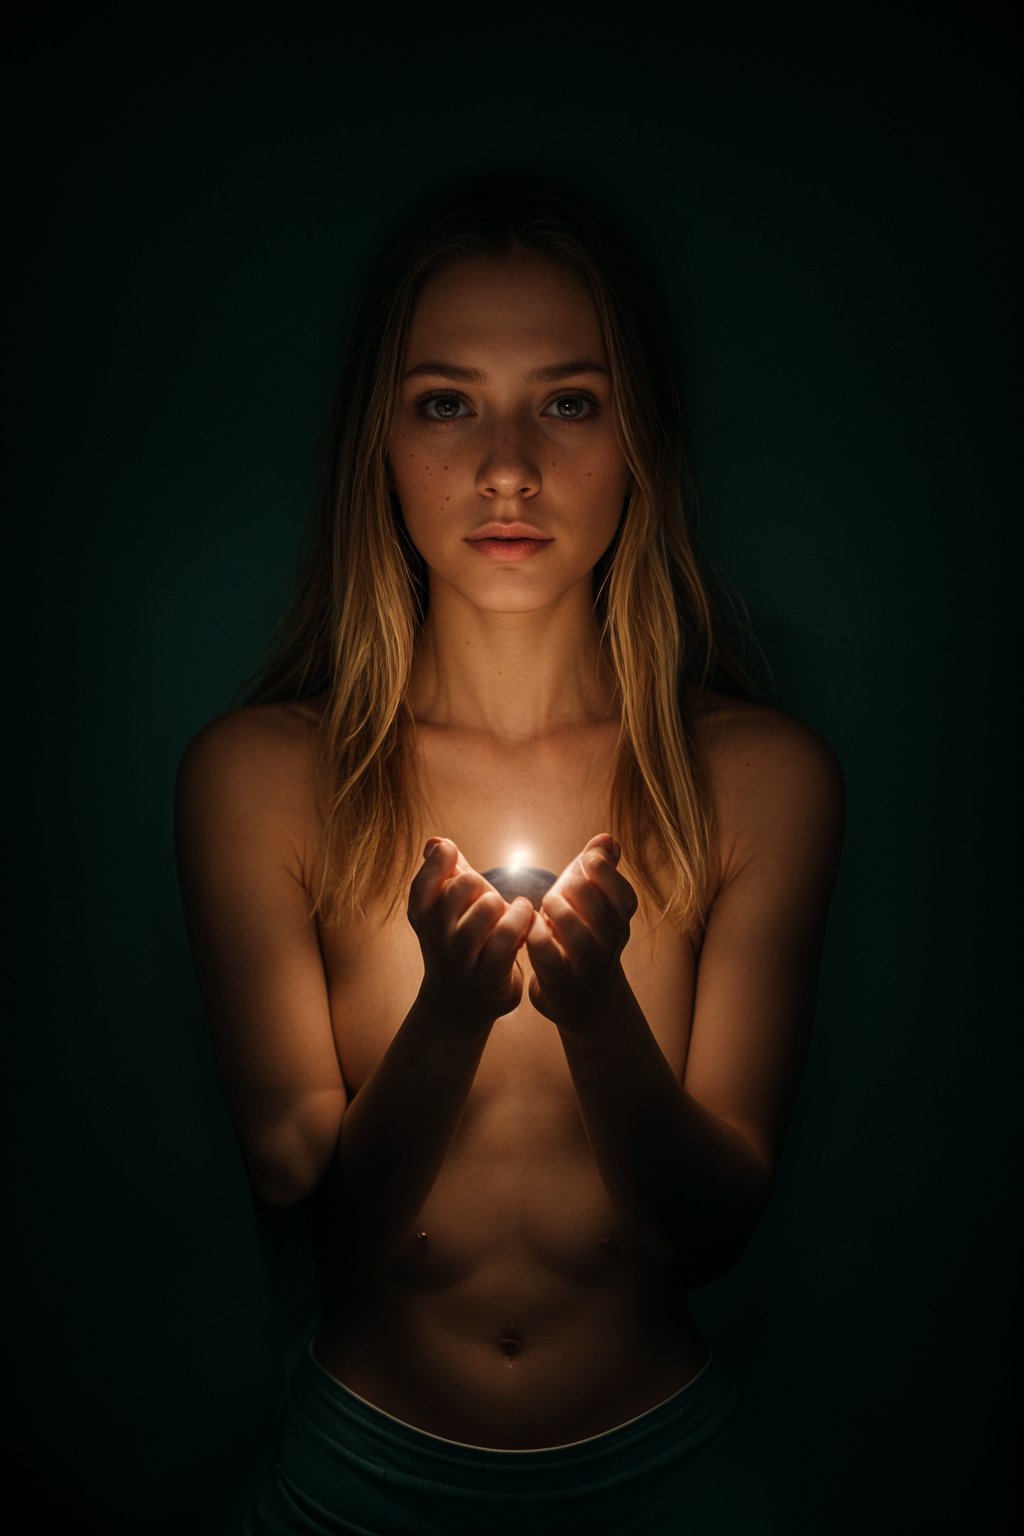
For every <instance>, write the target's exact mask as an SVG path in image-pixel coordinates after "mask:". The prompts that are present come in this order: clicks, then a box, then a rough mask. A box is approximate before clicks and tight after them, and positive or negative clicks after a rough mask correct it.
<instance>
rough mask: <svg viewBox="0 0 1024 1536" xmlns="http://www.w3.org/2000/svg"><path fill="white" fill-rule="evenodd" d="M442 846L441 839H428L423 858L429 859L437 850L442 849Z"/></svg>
mask: <svg viewBox="0 0 1024 1536" xmlns="http://www.w3.org/2000/svg"><path fill="white" fill-rule="evenodd" d="M440 846H441V839H440V838H439V837H428V838H427V841H426V842H425V843H424V845H423V857H424V858H425V859H429V858H430V857H431V855H432V854H433V853H434V852H435V850H436V849H438V848H440Z"/></svg>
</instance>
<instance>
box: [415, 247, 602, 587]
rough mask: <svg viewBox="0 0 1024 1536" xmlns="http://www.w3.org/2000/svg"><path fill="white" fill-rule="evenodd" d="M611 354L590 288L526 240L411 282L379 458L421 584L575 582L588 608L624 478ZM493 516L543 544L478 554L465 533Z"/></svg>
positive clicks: (475, 534) (493, 521)
mask: <svg viewBox="0 0 1024 1536" xmlns="http://www.w3.org/2000/svg"><path fill="white" fill-rule="evenodd" d="M608 366H609V365H608V356H607V353H606V352H605V348H604V342H603V340H602V337H601V326H600V322H599V320H598V315H597V309H596V307H595V305H594V301H593V299H592V298H591V296H590V294H589V292H588V291H587V290H586V289H585V288H584V287H583V285H582V284H581V283H579V282H578V281H576V279H574V278H573V277H572V276H571V275H570V274H569V273H568V272H567V271H566V270H565V269H564V268H562V267H560V266H558V265H557V264H556V263H554V262H552V261H550V260H548V259H547V258H546V257H544V256H542V255H540V254H538V253H535V252H530V253H528V254H521V253H520V254H516V255H515V256H513V257H510V258H502V259H497V258H487V257H473V258H466V259H464V260H460V261H458V262H455V263H453V264H452V265H450V266H448V267H446V268H444V269H443V270H442V271H441V272H439V273H436V274H435V275H434V276H433V277H432V278H431V279H430V280H429V282H428V283H427V284H426V285H425V286H424V288H423V290H422V292H421V294H420V296H419V299H418V301H417V304H416V306H415V309H414V312H413V317H412V323H411V325H410V328H409V336H408V341H407V345H406V352H405V359H404V363H403V370H402V371H403V378H402V383H401V387H400V394H399V402H398V414H397V420H396V424H395V430H394V434H393V436H392V440H391V446H390V451H389V454H388V459H387V465H388V477H389V480H390V484H391V489H392V490H393V491H395V492H396V493H397V495H398V499H399V501H400V503H401V506H402V512H403V514H404V517H405V524H406V527H407V529H408V532H409V536H410V538H411V539H412V542H413V544H414V545H415V546H416V548H417V549H418V550H419V552H420V554H421V555H422V556H423V558H424V560H425V561H426V563H427V566H428V567H429V570H430V582H431V592H432V593H433V592H434V591H435V590H436V584H437V582H438V581H440V582H444V583H447V584H448V585H449V586H450V587H452V588H453V589H454V590H455V591H457V592H458V593H460V594H461V595H462V596H464V597H465V598H466V599H467V600H468V601H470V602H472V603H473V604H475V605H477V606H478V607H481V608H485V609H491V610H492V611H494V612H516V611H529V610H534V609H537V608H540V607H543V606H545V605H546V604H548V603H550V602H552V601H553V600H555V599H556V598H558V597H560V596H561V595H562V594H563V593H565V592H566V591H568V590H569V589H570V588H572V587H575V586H576V585H577V584H579V583H581V582H584V581H585V582H586V587H585V592H586V599H587V604H588V607H589V603H590V600H591V583H590V573H591V572H592V570H593V568H594V565H595V563H596V562H597V560H598V559H599V558H600V556H601V555H602V554H603V553H604V552H605V550H606V549H607V548H608V545H609V544H610V543H611V541H612V538H613V537H614V535H615V530H616V528H617V527H618V524H619V518H620V516H621V514H622V506H623V501H624V499H625V496H626V492H627V489H628V487H629V483H630V476H629V470H628V469H627V466H626V462H625V460H624V458H623V455H622V450H621V448H620V447H619V443H618V439H617V437H616V433H615V426H614V422H613V420H612V411H611V377H610V374H609V371H608ZM470 374H472V377H470ZM410 375H411V376H410ZM490 524H501V525H503V526H505V527H508V528H510V529H511V528H512V527H513V526H514V525H516V524H527V525H528V526H529V528H530V530H531V531H532V532H534V533H535V534H537V535H539V536H540V537H541V538H543V539H544V540H547V541H548V542H546V543H544V544H542V545H540V546H539V547H538V546H536V545H535V546H533V548H534V549H535V553H533V554H532V555H530V556H528V557H527V558H525V559H523V558H517V559H511V560H509V559H497V558H491V557H489V556H488V555H486V554H482V553H481V552H480V551H479V550H478V549H475V548H474V542H473V541H474V540H475V538H478V537H479V535H480V533H481V531H482V530H484V529H485V528H487V526H488V525H490ZM505 552H506V553H508V550H507V548H506V550H505Z"/></svg>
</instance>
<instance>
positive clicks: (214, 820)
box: [175, 710, 532, 1290]
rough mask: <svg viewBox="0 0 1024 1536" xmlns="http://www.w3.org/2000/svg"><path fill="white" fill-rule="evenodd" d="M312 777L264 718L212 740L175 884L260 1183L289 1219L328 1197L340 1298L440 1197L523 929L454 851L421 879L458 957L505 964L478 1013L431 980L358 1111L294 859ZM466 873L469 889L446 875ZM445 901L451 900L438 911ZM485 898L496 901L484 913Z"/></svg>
mask: <svg viewBox="0 0 1024 1536" xmlns="http://www.w3.org/2000/svg"><path fill="white" fill-rule="evenodd" d="M307 762H309V754H308V749H307V748H306V745H305V743H304V742H303V741H302V740H301V739H297V733H296V731H295V729H294V727H285V726H284V725H283V724H282V723H281V717H280V716H275V715H273V714H271V713H269V712H268V711H265V710H240V711H236V712H234V713H233V714H231V715H227V716H223V717H221V718H220V719H219V720H215V721H213V722H212V723H211V724H210V725H209V726H207V727H205V728H204V730H203V731H201V732H200V733H199V735H198V736H197V737H196V738H194V740H193V741H192V742H190V744H189V746H188V748H187V749H186V752H185V754H184V756H183V758H182V761H181V764H180V766H179V770H178V783H177V794H176V802H175V842H176V851H177V858H178V875H179V882H180V886H181V895H182V905H183V910H184V914H185V922H186V930H187V933H188V938H189V944H190V947H191V950H192V956H193V961H194V964H195V968H196V975H197V978H198V981H199V985H200V991H201V993H202V997H203V1003H204V1006H205V1008H206V1013H207V1016H208V1019H209V1023H210V1027H211V1032H212V1036H213V1045H214V1056H215V1060H216V1064H217V1068H218V1072H219V1075H220V1079H221V1083H222V1086H223V1089H224V1095H225V1100H226V1102H227V1106H228V1110H229V1112H230V1114H231V1118H232V1121H233V1123H234V1126H235V1132H236V1134H237V1136H238V1140H239V1144H240V1146H241V1149H242V1156H243V1160H244V1163H245V1166H246V1171H247V1173H248V1175H249V1179H250V1182H251V1184H252V1186H253V1188H254V1189H255V1190H256V1192H257V1194H259V1195H260V1196H262V1198H263V1199H265V1200H267V1201H268V1202H270V1203H271V1204H274V1205H282V1206H283V1205H293V1204H295V1203H296V1202H298V1201H299V1200H302V1199H305V1198H307V1197H308V1196H309V1195H311V1194H312V1193H313V1191H314V1190H317V1189H320V1188H321V1187H322V1189H323V1191H324V1194H325V1195H326V1196H327V1200H326V1203H321V1204H320V1205H319V1206H318V1211H317V1215H318V1217H319V1218H320V1220H321V1222H324V1221H326V1224H327V1233H328V1237H329V1241H330V1244H331V1249H332V1250H335V1249H336V1248H337V1247H340V1250H341V1252H342V1254H343V1260H344V1270H343V1272H342V1273H341V1274H339V1277H338V1279H339V1283H342V1282H344V1283H345V1284H346V1285H348V1286H350V1287H352V1288H354V1289H356V1290H358V1289H361V1288H365V1287H368V1286H370V1285H372V1283H373V1281H374V1280H375V1279H376V1278H377V1277H378V1276H379V1275H380V1274H381V1273H382V1272H383V1270H385V1269H386V1268H387V1266H388V1265H389V1264H390V1262H391V1261H392V1260H393V1258H394V1256H395V1253H396V1251H397V1249H398V1247H399V1245H400V1244H401V1242H402V1241H403V1240H404V1238H405V1236H406V1234H407V1232H408V1229H409V1225H410V1223H411V1222H412V1221H413V1220H414V1219H415V1216H416V1214H417V1212H418V1211H419V1210H420V1209H421V1207H422V1205H423V1203H424V1202H425V1200H426V1198H427V1196H428V1195H429V1193H430V1190H431V1188H432V1187H433V1184H434V1182H435V1180H436V1178H437V1175H438V1172H439V1170H440V1168H441V1165H442V1163H443V1162H444V1159H445V1156H446V1154H447V1151H448V1148H449V1146H450V1145H451V1142H452V1140H453V1138H454V1136H455V1133H456V1131H457V1129H458V1125H459V1121H460V1119H461V1116H462V1113H463V1110H464V1108H465V1104H466V1100H467V1097H468V1095H469V1091H470V1088H471V1086H472V1082H473V1079H474V1076H475V1074H476V1070H477V1066H478V1064H479V1061H480V1057H481V1055H482V1054H483V1050H484V1046H485V1044H486V1042H487V1038H488V1035H489V1033H490V1029H491V1027H492V1025H493V1021H494V1019H495V1018H497V1017H498V1016H499V1015H500V1013H501V1012H502V1011H507V1007H506V1004H505V1002H504V1001H503V999H502V996H501V994H502V993H503V992H504V991H505V990H507V985H508V983H507V981H504V982H503V981H502V976H507V973H508V971H509V968H510V965H511V962H512V959H513V956H514V953H515V947H516V945H517V943H518V942H520V941H521V935H522V932H523V930H524V928H525V922H526V921H527V920H528V919H527V918H524V914H523V911H522V910H521V909H520V910H514V909H508V908H506V904H505V903H504V901H502V899H501V898H500V897H499V896H498V895H497V893H495V892H494V891H493V890H492V889H491V888H490V887H489V886H487V882H486V881H484V880H483V879H482V877H481V876H479V875H477V874H475V872H473V871H468V869H467V867H466V866H465V865H464V864H463V863H462V861H461V860H460V861H459V863H458V865H456V863H455V858H456V850H455V848H454V845H452V846H451V849H450V856H449V859H448V861H447V864H444V863H443V861H442V866H443V867H442V868H441V870H440V871H438V873H437V874H436V875H435V874H433V873H432V872H431V871H426V872H425V873H424V875H423V877H421V878H420V883H419V885H418V887H417V890H418V892H419V894H420V897H421V898H422V901H421V903H420V904H421V905H422V906H423V908H424V910H426V909H428V908H429V912H428V913H427V918H429V921H430V922H433V921H434V920H435V919H436V918H438V917H439V918H441V919H443V921H444V923H445V925H446V929H445V937H446V940H447V941H449V942H450V933H449V932H448V930H449V929H451V928H452V927H453V926H454V924H455V922H456V919H457V918H458V917H459V915H460V914H463V916H462V921H461V923H460V924H459V931H460V933H461V935H462V939H461V941H460V940H456V941H455V944H456V948H458V946H459V944H460V942H461V943H462V944H463V947H468V948H470V949H471V950H472V955H473V956H474V957H477V958H478V956H479V951H480V946H481V943H484V944H485V949H486V951H487V953H488V954H489V955H492V956H493V955H494V954H497V972H496V975H495V980H494V981H493V982H491V983H490V984H489V986H488V987H487V988H485V991H487V994H488V995H487V996H486V997H483V998H478V996H477V993H476V991H475V990H474V987H475V986H476V985H477V984H476V983H475V981H474V982H473V985H472V986H470V987H468V988H467V989H466V990H467V997H468V996H469V994H470V993H472V1002H471V1003H470V1002H469V1001H467V1002H466V1003H465V1006H462V1004H461V1003H460V1002H459V1000H458V999H457V998H455V993H454V991H453V989H452V988H451V987H449V988H448V989H446V988H445V986H444V985H443V982H444V980H445V977H446V976H447V975H448V973H449V971H450V970H451V967H450V966H448V965H447V963H442V966H441V968H440V971H439V972H437V974H435V979H434V981H433V983H431V982H430V981H428V979H427V978H426V977H425V978H424V982H423V984H422V985H421V987H420V990H419V993H418V995H417V997H416V999H415V1001H414V1002H413V1004H412V1007H411V1008H410V1009H409V1011H408V1013H407V1015H406V1017H405V1020H404V1021H403V1023H402V1025H401V1027H400V1028H399V1030H398V1032H397V1033H396V1035H395V1038H394V1039H393V1041H392V1042H391V1045H390V1047H389V1049H388V1051H387V1052H386V1053H385V1055H384V1056H383V1057H382V1059H381V1060H380V1061H379V1062H378V1064H377V1066H376V1067H375V1069H374V1071H373V1072H372V1073H371V1074H370V1076H369V1077H368V1078H367V1081H366V1082H365V1083H364V1084H363V1085H362V1087H361V1089H360V1091H359V1093H358V1094H356V1095H355V1097H354V1098H353V1099H352V1101H351V1102H349V1096H348V1092H347V1089H346V1086H345V1083H344V1081H343V1078H342V1073H341V1067H340V1065H339V1061H338V1055H337V1050H336V1046H335V1040H334V1032H333V1029H332V1021H331V1013H330V1001H329V998H328V994H327V984H326V978H325V975H324V969H323V961H322V958H321V955H320V948H319V942H318V939H317V934H316V927H315V923H314V922H313V921H312V920H310V919H309V918H308V917H307V910H308V897H307V893H306V889H305V882H304V879H303V871H302V864H301V858H300V856H299V854H298V849H299V848H300V847H301V845H302V842H303V828H302V816H303V814H304V808H305V807H308V806H309V805H310V804H311V802H312V794H313V790H312V783H311V778H310V775H309V772H308V770H307V769H306V768H305V767H303V766H302V765H304V764H306V763H307ZM464 871H465V873H463V872H464ZM456 873H458V874H462V879H461V881H457V880H455V879H452V878H451V877H452V876H453V875H454V874H456ZM442 890H444V891H446V892H448V894H446V895H444V896H443V897H442V898H441V899H438V895H439V892H440V891H442ZM481 893H488V894H484V895H483V899H482V900H480V899H478V898H479V897H480V895H481ZM470 902H472V903H473V906H472V908H471V909H470V910H468V911H467V905H468V904H469V903H470ZM524 905H526V906H527V908H528V913H529V916H532V908H529V907H528V904H524ZM427 918H425V919H424V921H426V920H427ZM424 931H426V930H424ZM431 931H432V930H431ZM446 957H447V950H446V951H445V955H444V957H443V961H444V962H446ZM491 963H492V965H493V961H492V962H491ZM471 970H472V977H471V980H472V979H473V978H475V976H476V973H477V972H476V967H471ZM521 984H522V983H521V973H520V979H519V985H520V987H521ZM491 992H493V993H494V999H493V1006H492V999H491V997H490V993H491Z"/></svg>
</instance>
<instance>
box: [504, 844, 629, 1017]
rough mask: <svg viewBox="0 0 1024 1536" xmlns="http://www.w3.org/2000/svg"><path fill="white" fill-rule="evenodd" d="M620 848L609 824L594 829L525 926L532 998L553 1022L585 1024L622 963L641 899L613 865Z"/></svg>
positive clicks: (604, 994) (539, 1009)
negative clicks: (607, 829) (603, 828)
mask: <svg viewBox="0 0 1024 1536" xmlns="http://www.w3.org/2000/svg"><path fill="white" fill-rule="evenodd" d="M617 849H618V845H617V844H616V843H615V839H614V838H613V837H611V836H610V834H608V833H606V832H602V833H601V834H600V835H599V836H598V837H592V838H591V839H590V842H589V843H588V844H587V846H586V847H585V848H584V850H583V852H582V853H581V854H579V855H578V856H577V857H576V858H575V859H573V861H572V863H571V864H570V865H568V867H567V868H566V869H564V870H563V871H562V873H561V874H560V875H559V877H558V879H557V880H556V881H555V883H554V885H553V886H552V887H551V889H550V890H549V891H546V892H545V894H544V897H543V899H542V901H541V904H540V911H539V912H537V913H536V915H535V917H534V920H533V924H532V926H531V928H530V930H529V932H528V933H527V936H526V949H527V953H528V955H529V957H530V964H531V966H532V967H533V975H532V976H531V977H530V1001H531V1003H532V1004H533V1006H534V1007H535V1008H536V1010H537V1012H538V1013H542V1014H543V1015H544V1017H545V1018H548V1019H551V1021H552V1022H553V1023H554V1024H559V1025H565V1026H566V1027H568V1028H579V1027H582V1028H584V1029H585V1028H586V1023H587V1017H588V1014H589V1013H590V1011H591V1010H592V1008H593V1007H594V1005H595V1003H597V1002H598V1001H599V1000H600V999H601V998H602V997H605V996H607V992H608V987H609V984H610V982H611V981H612V978H613V977H614V976H615V973H616V972H617V971H619V970H620V969H621V967H620V965H619V956H620V955H621V954H622V951H623V950H624V949H625V947H626V941H627V940H628V938H629V925H630V921H631V919H632V918H633V916H634V915H635V913H636V910H637V907H638V905H639V902H638V900H637V895H636V892H635V890H634V889H633V887H632V886H631V885H630V883H629V881H628V880H627V879H626V878H625V876H624V875H620V874H619V873H618V871H617V870H616V868H615V866H616V864H617V863H618V860H619V854H618V851H617Z"/></svg>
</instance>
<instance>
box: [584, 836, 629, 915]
mask: <svg viewBox="0 0 1024 1536" xmlns="http://www.w3.org/2000/svg"><path fill="white" fill-rule="evenodd" d="M581 862H582V864H583V868H584V870H585V871H586V875H587V879H588V880H590V881H592V882H593V883H594V884H595V885H596V886H597V887H598V889H599V890H601V891H602V892H603V893H604V895H605V896H606V897H607V898H608V900H609V901H610V902H611V904H612V906H613V907H614V908H615V910H616V911H617V912H618V913H619V914H620V916H621V917H622V919H623V921H624V922H627V923H628V922H629V921H630V920H631V919H632V918H633V917H635V916H636V911H637V908H638V907H639V905H640V902H639V898H638V897H637V894H636V891H635V890H634V889H633V887H632V886H631V885H630V883H629V881H628V880H627V879H626V877H625V875H620V874H619V872H618V870H617V869H616V868H615V865H614V864H613V863H612V861H611V859H610V858H608V857H607V855H606V854H605V853H603V852H602V851H601V850H599V849H597V850H592V851H591V852H585V853H584V854H583V856H582V860H581Z"/></svg>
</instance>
